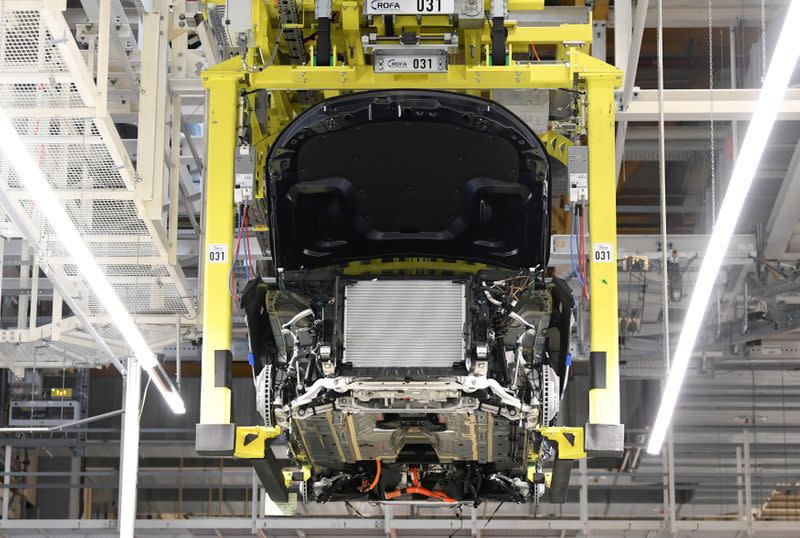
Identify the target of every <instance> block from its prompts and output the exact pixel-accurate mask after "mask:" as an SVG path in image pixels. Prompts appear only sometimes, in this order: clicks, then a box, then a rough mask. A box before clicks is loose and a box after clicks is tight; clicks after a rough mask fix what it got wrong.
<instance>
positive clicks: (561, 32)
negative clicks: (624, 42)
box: [196, 0, 624, 502]
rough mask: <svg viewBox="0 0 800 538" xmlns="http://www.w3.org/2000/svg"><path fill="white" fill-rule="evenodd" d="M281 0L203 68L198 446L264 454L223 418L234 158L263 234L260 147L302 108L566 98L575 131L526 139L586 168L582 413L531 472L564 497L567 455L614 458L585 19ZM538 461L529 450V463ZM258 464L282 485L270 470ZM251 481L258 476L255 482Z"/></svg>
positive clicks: (447, 6)
mask: <svg viewBox="0 0 800 538" xmlns="http://www.w3.org/2000/svg"><path fill="white" fill-rule="evenodd" d="M284 4H285V3H283V2H281V3H277V4H273V3H271V2H261V1H254V2H253V3H252V9H251V13H250V15H251V17H252V19H251V20H252V25H251V27H250V28H249V29H245V31H244V33H243V34H242V39H243V42H246V44H247V47H246V52H245V54H244V56H242V57H239V56H236V57H233V58H230V59H228V60H225V61H223V62H221V63H219V64H217V65H215V66H213V67H211V68H209V69H208V70H206V71H204V72H203V73H202V81H203V84H204V86H205V87H206V88H207V90H208V114H209V115H208V118H209V121H208V157H207V176H206V189H207V191H206V196H205V226H206V227H205V245H204V252H205V253H206V254H207V256H206V259H205V267H204V270H203V283H202V290H203V298H204V299H203V302H204V304H203V350H202V394H201V414H200V423H199V424H198V425H197V440H196V443H197V444H196V448H197V450H198V452H199V453H201V454H207V455H215V456H221V455H224V456H233V455H237V454H238V455H242V454H246V457H248V458H250V459H253V460H254V461H257V462H259V465H263V463H262V462H263V460H264V458H267V460H269V458H271V457H272V455H271V451H270V450H269V441H268V440H267V441H266V442H263V443H262V438H261V437H259V441H258V442H259V444H258V445H257V446H258V448H259V450H258V455H256V454H255V453H254V452H253V451H252V450H243V447H242V446H240V445H241V443H242V442H243V439H245V437H244V436H243V435H241V434H238V433H237V432H239V430H241V429H242V428H243V427H245V426H243V425H238V424H237V423H236V420H235V417H234V414H233V409H232V398H231V373H230V372H231V362H232V360H233V357H232V354H231V349H232V345H231V340H232V332H231V328H232V316H233V308H234V305H233V301H232V300H231V290H230V278H231V274H232V268H231V264H232V262H233V261H235V260H234V257H233V255H232V253H234V251H235V249H236V244H235V242H234V241H233V238H234V234H233V233H232V226H233V225H234V224H235V223H236V221H237V218H236V211H235V207H236V204H238V203H241V202H242V200H241V198H240V196H241V192H242V191H241V190H240V187H238V186H237V182H236V178H237V177H239V171H240V167H241V161H242V160H243V159H244V160H246V161H248V162H249V163H250V166H251V168H250V170H251V174H252V185H251V187H250V188H251V190H250V191H248V192H247V194H245V196H246V197H250V196H251V198H246V199H245V205H247V207H248V210H249V211H250V215H251V221H250V223H251V226H252V227H253V229H254V230H261V231H266V230H267V227H268V222H267V220H265V219H264V215H265V214H266V212H267V206H266V201H265V192H266V189H265V183H266V181H267V180H268V178H265V174H266V173H267V172H266V170H265V162H266V159H267V154H268V152H269V150H270V148H271V146H272V145H273V144H274V143H275V140H276V138H277V137H278V136H279V134H280V133H281V132H282V131H283V130H284V128H285V127H286V126H287V125H289V124H290V123H291V122H292V121H293V120H294V119H295V118H296V117H297V116H298V115H299V114H301V113H302V112H303V111H304V110H305V109H307V108H308V106H309V103H310V102H314V101H319V100H321V99H323V98H331V97H335V96H338V95H343V94H349V93H352V92H361V91H369V90H391V89H405V90H408V89H414V90H449V91H454V92H462V93H467V94H471V95H476V96H482V97H484V98H489V99H491V96H492V92H493V90H498V89H518V90H534V89H539V90H558V89H562V90H566V91H567V92H570V93H571V94H572V95H573V96H574V99H575V108H576V110H577V113H576V116H575V123H574V124H573V125H572V126H571V128H566V129H565V128H562V129H560V130H559V131H556V130H552V131H548V132H545V133H538V134H540V135H541V137H542V139H543V140H544V141H545V147H546V150H547V151H548V153H550V155H551V157H552V158H553V159H556V160H559V161H561V162H564V163H565V164H567V162H568V154H569V153H570V149H571V146H575V147H580V146H585V147H586V148H588V153H585V154H584V155H585V156H586V163H585V166H586V170H585V172H583V178H584V180H585V179H586V178H587V177H588V190H584V191H582V194H581V197H580V199H576V200H573V204H574V207H575V210H576V211H580V212H581V213H582V212H584V211H585V212H586V213H588V249H587V256H588V282H587V283H586V288H587V291H588V295H589V305H590V310H591V327H590V329H591V330H590V335H591V341H590V347H591V350H590V351H591V353H590V356H589V367H590V380H591V385H590V389H589V392H588V406H589V417H588V422H587V423H586V424H585V425H583V426H580V425H578V426H575V427H564V426H553V427H546V428H545V427H543V428H541V432H540V433H541V435H542V436H543V437H544V438H546V439H548V440H549V441H550V442H551V445H552V446H554V447H556V450H557V456H556V462H557V463H556V464H555V465H554V468H553V476H552V479H551V478H550V477H549V476H548V477H546V478H544V477H539V476H534V475H531V476H530V477H529V478H530V480H531V481H532V482H533V481H537V480H538V481H540V482H544V481H546V482H547V483H548V485H549V486H550V490H551V499H552V500H554V501H562V502H563V500H564V498H565V495H566V484H567V483H568V480H569V470H570V468H571V467H572V462H573V461H574V460H576V459H579V458H583V457H586V456H588V457H592V456H604V455H616V454H620V453H621V452H622V449H623V440H624V436H623V431H624V429H623V425H622V424H621V423H620V387H619V350H618V325H617V323H618V316H617V304H618V300H617V263H616V259H617V244H616V242H617V238H616V202H615V198H616V178H615V173H614V169H615V163H614V147H615V144H614V136H615V129H614V110H615V104H614V92H615V90H616V89H618V88H620V86H621V83H622V73H621V72H620V71H619V70H617V69H616V68H614V67H613V66H610V65H608V64H606V63H604V62H602V61H600V60H598V59H596V58H594V57H592V56H591V54H590V47H591V38H592V24H591V20H590V17H589V16H587V18H588V19H589V20H587V21H585V22H584V23H579V24H576V23H574V22H571V23H569V24H549V25H539V26H536V25H531V24H527V23H526V24H521V23H518V22H517V21H516V20H515V18H514V15H515V12H517V11H529V12H530V11H537V10H542V9H545V8H544V2H543V1H542V0H516V1H514V0H510V1H507V2H502V1H500V0H494V1H492V2H485V3H484V4H483V5H480V4H478V3H477V2H471V1H470V0H456V1H453V0H433V1H430V0H421V1H416V0H413V1H409V0H397V1H378V0H366V1H365V2H363V3H362V2H355V1H350V0H334V1H330V0H327V1H326V0H320V1H318V2H316V3H312V2H308V1H301V2H299V3H297V4H296V5H293V6H291V7H292V8H296V9H286V7H287V6H286V5H284ZM297 35H302V36H303V38H302V41H303V44H304V47H305V52H307V55H306V54H298V53H297V51H296V50H295V49H296V46H295V45H296V44H295V43H294V37H291V36H295V37H296V36H297ZM537 47H538V49H537ZM539 50H541V51H542V52H543V54H542V55H541V56H540V54H539ZM545 51H546V54H544V52H545ZM534 53H535V54H534ZM284 62H286V63H284ZM376 62H380V63H376ZM259 111H260V112H259ZM235 196H236V197H237V199H236V200H235V198H234V197H235ZM220 253H223V254H220ZM254 435H255V434H254ZM259 435H260V434H259ZM262 445H263V447H264V448H263V454H262V451H261V447H262ZM538 457H539V454H535V453H532V454H530V462H531V464H532V466H535V464H536V461H537V459H538ZM267 467H268V468H271V469H272V470H271V474H272V475H273V479H274V480H278V471H277V470H276V469H274V466H270V465H267ZM259 474H260V475H261V476H262V480H264V479H265V478H264V477H265V476H266V475H265V473H259ZM268 479H269V478H267V480H268Z"/></svg>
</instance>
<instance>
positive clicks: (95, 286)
mask: <svg viewBox="0 0 800 538" xmlns="http://www.w3.org/2000/svg"><path fill="white" fill-rule="evenodd" d="M0 139H2V140H3V146H2V151H3V154H4V155H5V158H6V159H7V160H8V162H9V163H10V164H11V165H12V166H13V167H14V170H16V172H17V176H19V178H20V181H21V183H22V186H23V187H25V189H26V190H27V191H28V193H29V194H30V197H31V200H32V201H33V202H34V203H35V204H36V207H37V208H38V210H39V214H40V215H41V216H43V217H44V218H45V219H46V220H47V224H48V225H49V226H50V228H51V229H52V233H53V234H54V235H55V236H56V237H57V238H58V240H59V241H60V242H61V244H62V245H63V246H64V248H65V249H66V250H67V252H68V253H69V256H70V257H71V258H72V261H73V262H74V263H75V264H76V265H77V267H78V271H80V274H81V276H82V277H83V279H84V280H85V281H86V283H87V284H88V285H89V287H90V288H91V289H92V292H94V295H95V297H97V300H98V301H100V303H101V304H102V305H103V308H104V309H105V311H106V313H107V314H108V316H109V318H111V322H112V323H113V324H114V326H115V327H116V328H117V330H119V332H120V333H121V334H122V336H123V338H125V341H126V342H127V344H128V346H129V347H130V349H131V351H132V352H133V355H134V356H135V357H136V360H137V361H138V363H139V365H140V366H141V367H142V368H143V369H144V370H146V371H148V373H149V372H151V371H152V370H153V369H154V368H155V367H156V366H157V365H158V364H159V363H158V361H157V360H156V356H155V354H154V353H153V352H152V351H151V350H150V346H149V345H148V344H147V341H146V340H145V339H144V336H142V333H141V332H140V331H139V328H138V327H137V326H136V322H135V321H134V320H133V318H132V317H131V315H130V313H129V312H128V310H127V309H126V308H125V305H124V304H123V303H122V301H121V300H120V298H119V296H118V295H117V292H116V291H114V288H113V287H112V286H111V283H110V282H109V280H108V278H107V277H106V275H105V273H104V272H103V270H102V269H101V268H100V266H99V265H98V264H97V260H95V258H94V256H93V255H92V253H91V251H90V250H89V247H88V246H87V245H86V243H85V242H84V241H83V238H82V237H81V234H80V232H79V231H78V229H77V228H76V227H75V224H74V223H73V222H72V219H71V218H70V216H69V215H68V214H67V211H66V209H64V207H63V206H62V205H61V203H60V202H59V201H58V198H57V197H56V194H55V192H54V191H53V188H52V187H51V186H50V184H49V183H48V182H47V180H46V179H45V177H44V174H43V173H42V170H41V169H40V168H39V165H38V164H37V163H36V161H35V160H34V159H33V157H32V156H31V154H30V152H29V151H28V148H27V147H26V146H25V144H24V142H23V141H22V138H21V137H20V136H19V134H18V133H17V130H16V129H15V128H14V125H13V124H12V123H11V119H10V118H9V117H8V115H7V114H6V111H5V110H4V109H3V107H1V106H0ZM151 375H152V374H151ZM156 385H157V386H158V387H159V390H160V391H161V394H162V395H163V396H164V399H165V400H166V402H167V404H168V405H169V406H170V408H171V409H172V411H173V412H175V413H183V412H185V408H184V406H183V400H182V399H181V397H180V394H178V393H177V392H175V391H174V388H172V389H171V390H170V387H167V388H166V389H164V385H163V384H156ZM179 401H180V405H178V402H179Z"/></svg>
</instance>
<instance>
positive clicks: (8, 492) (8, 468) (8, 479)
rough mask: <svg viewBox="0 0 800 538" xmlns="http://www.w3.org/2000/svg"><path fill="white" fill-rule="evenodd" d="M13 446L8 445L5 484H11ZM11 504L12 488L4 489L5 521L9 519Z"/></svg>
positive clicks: (4, 475)
mask: <svg viewBox="0 0 800 538" xmlns="http://www.w3.org/2000/svg"><path fill="white" fill-rule="evenodd" d="M11 450H12V448H11V445H6V457H5V465H4V474H3V484H4V485H8V484H10V483H11V475H10V473H11ZM10 502H11V488H3V519H8V507H9V503H10Z"/></svg>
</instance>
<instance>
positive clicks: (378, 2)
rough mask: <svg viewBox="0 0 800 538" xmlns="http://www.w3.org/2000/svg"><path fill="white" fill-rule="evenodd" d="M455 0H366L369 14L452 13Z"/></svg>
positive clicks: (366, 8)
mask: <svg viewBox="0 0 800 538" xmlns="http://www.w3.org/2000/svg"><path fill="white" fill-rule="evenodd" d="M455 12H456V2H455V0H366V1H365V2H364V13H366V14H367V15H452V14H454V13H455Z"/></svg>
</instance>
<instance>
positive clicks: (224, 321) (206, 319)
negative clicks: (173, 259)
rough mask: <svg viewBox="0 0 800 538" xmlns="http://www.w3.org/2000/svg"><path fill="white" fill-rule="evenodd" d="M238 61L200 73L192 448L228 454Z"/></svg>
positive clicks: (230, 440) (231, 444)
mask: <svg viewBox="0 0 800 538" xmlns="http://www.w3.org/2000/svg"><path fill="white" fill-rule="evenodd" d="M231 61H233V62H235V63H233V64H231V63H230V62H231ZM240 65H241V60H239V58H234V59H233V60H229V61H228V62H224V63H221V64H218V66H217V67H216V68H214V69H212V70H210V71H207V72H206V73H204V75H203V83H204V85H205V86H206V88H207V89H208V157H207V173H206V191H205V192H206V194H205V208H204V211H205V218H204V223H205V242H204V245H203V257H204V260H205V262H204V266H203V316H202V318H203V348H202V363H201V388H200V391H201V392H200V423H199V424H198V425H197V429H196V441H195V448H196V450H197V452H198V453H200V454H203V455H232V454H233V450H234V439H235V426H234V424H232V423H231V418H232V408H231V359H232V357H231V351H230V350H231V330H232V309H233V302H232V299H231V297H230V294H229V292H228V275H229V273H230V270H231V263H232V261H233V260H232V259H231V257H232V255H233V227H234V201H233V186H234V180H233V173H234V154H235V151H236V130H237V127H238V125H237V118H238V114H237V109H238V102H239V81H240V79H241V73H240V72H239V69H240V68H239V67H238V66H240ZM235 66H236V67H235Z"/></svg>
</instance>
